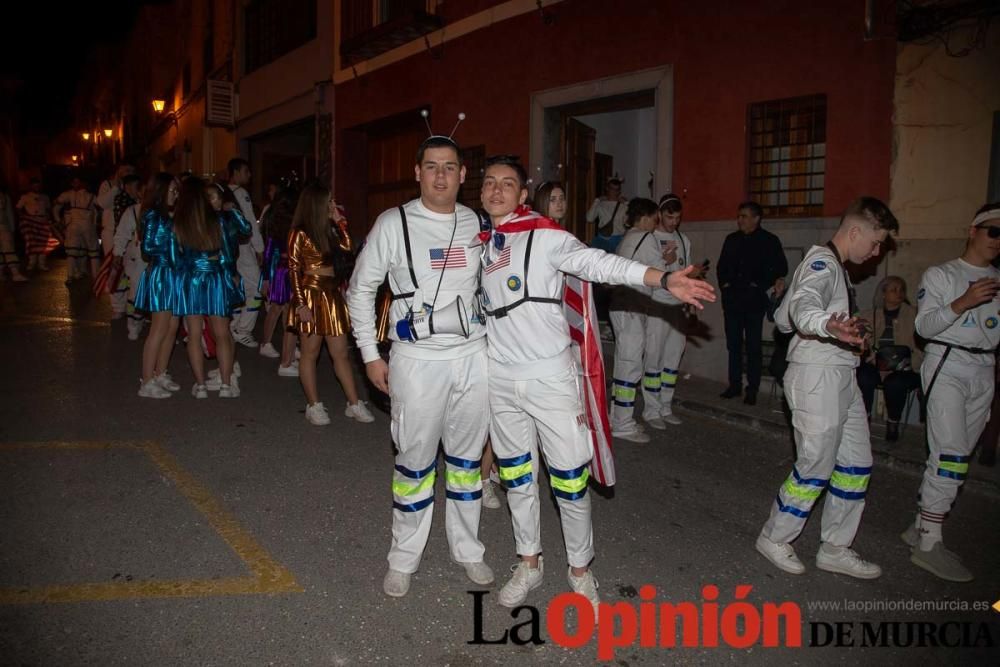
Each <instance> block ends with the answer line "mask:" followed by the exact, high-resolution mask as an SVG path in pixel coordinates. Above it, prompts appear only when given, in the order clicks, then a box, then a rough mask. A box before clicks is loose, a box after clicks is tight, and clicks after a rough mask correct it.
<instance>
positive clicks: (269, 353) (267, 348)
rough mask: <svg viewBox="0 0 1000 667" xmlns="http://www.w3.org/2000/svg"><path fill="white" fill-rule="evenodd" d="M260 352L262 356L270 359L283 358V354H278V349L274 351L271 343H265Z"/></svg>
mask: <svg viewBox="0 0 1000 667" xmlns="http://www.w3.org/2000/svg"><path fill="white" fill-rule="evenodd" d="M258 352H260V356H262V357H267V358H268V359H280V358H281V352H278V351H277V350H276V349H274V346H273V345H271V344H270V343H264V344H263V345H261V346H260V349H259V350H258Z"/></svg>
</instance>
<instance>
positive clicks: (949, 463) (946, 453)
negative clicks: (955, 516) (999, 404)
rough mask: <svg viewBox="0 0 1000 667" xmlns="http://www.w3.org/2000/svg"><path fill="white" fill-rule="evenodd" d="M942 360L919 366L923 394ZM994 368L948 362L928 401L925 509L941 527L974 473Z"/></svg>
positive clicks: (922, 502) (933, 359)
mask: <svg viewBox="0 0 1000 667" xmlns="http://www.w3.org/2000/svg"><path fill="white" fill-rule="evenodd" d="M938 361H940V357H938V356H936V355H935V356H930V357H927V358H926V359H925V360H924V363H923V364H921V367H920V379H921V380H922V383H923V387H924V390H925V391H926V390H927V383H928V382H930V380H931V376H933V375H934V370H935V369H936V368H937V365H938ZM993 390H994V368H993V366H973V365H971V364H961V363H956V362H954V361H946V362H945V365H944V367H943V368H942V369H941V372H940V373H938V377H937V380H936V381H935V382H934V386H933V387H932V388H931V393H930V396H929V397H928V399H927V448H928V450H929V451H930V455H929V456H928V457H927V468H926V469H925V470H924V479H923V482H922V483H921V485H920V511H921V514H922V515H924V516H928V518H931V519H932V520H936V521H937V522H938V523H941V522H942V521H943V520H944V517H945V515H946V514H947V513H948V511H949V510H951V506H952V504H953V503H954V502H955V497H956V496H957V495H958V489H959V487H961V486H962V484H963V483H964V482H965V477H966V475H967V474H968V472H969V460H970V458H971V457H972V450H973V449H975V447H976V442H977V441H978V440H979V436H980V435H982V433H983V429H984V428H986V422H987V420H988V419H989V417H990V404H991V403H992V402H993Z"/></svg>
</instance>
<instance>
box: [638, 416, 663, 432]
mask: <svg viewBox="0 0 1000 667" xmlns="http://www.w3.org/2000/svg"><path fill="white" fill-rule="evenodd" d="M643 421H645V422H646V423H647V424H648V425H649V426H650V427H651V428H655V429H656V430H657V431H665V430H667V425H666V423H665V422H664V421H663V420H662V419H660V418H659V417H651V418H649V419H646V418H645V417H643Z"/></svg>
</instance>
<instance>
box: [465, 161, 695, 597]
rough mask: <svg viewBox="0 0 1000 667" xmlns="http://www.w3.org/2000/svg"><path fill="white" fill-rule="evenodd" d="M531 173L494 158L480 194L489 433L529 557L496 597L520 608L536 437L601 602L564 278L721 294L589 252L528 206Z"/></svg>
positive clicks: (573, 582)
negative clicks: (488, 226)
mask: <svg viewBox="0 0 1000 667" xmlns="http://www.w3.org/2000/svg"><path fill="white" fill-rule="evenodd" d="M527 196H528V190H527V174H526V173H525V170H524V167H523V166H522V165H521V164H520V163H519V162H518V161H517V159H516V158H515V157H513V156H497V157H493V158H490V159H488V160H487V161H486V172H485V174H484V176H483V188H482V202H483V207H484V208H485V209H486V212H487V213H488V214H489V215H490V218H491V220H492V230H490V231H486V232H483V233H481V234H480V236H479V239H480V241H481V242H482V243H483V244H484V248H483V256H482V262H483V276H482V281H483V285H482V291H483V299H482V302H483V312H484V313H485V315H486V322H487V332H488V333H487V339H488V342H489V397H490V411H491V418H490V437H491V440H492V443H493V451H494V453H495V454H496V456H497V462H498V464H499V468H500V479H501V482H502V483H503V484H504V486H505V487H506V488H507V489H508V491H507V502H508V505H509V506H510V511H511V517H512V521H513V526H514V541H515V543H516V547H517V553H518V555H519V556H520V558H521V562H520V563H519V564H518V566H517V568H516V569H515V570H514V575H513V577H512V578H511V579H510V581H508V582H507V584H506V585H505V586H504V587H503V588H502V589H501V591H500V596H499V603H500V604H501V605H503V606H506V607H516V606H518V605H520V604H522V603H523V602H524V601H525V599H526V598H527V596H528V593H529V592H530V591H532V590H534V589H535V588H538V586H540V585H541V583H542V575H543V571H544V568H543V563H542V557H541V551H542V543H541V534H540V526H539V498H538V486H537V482H536V480H535V474H536V473H535V472H534V471H533V470H532V467H533V462H532V460H531V457H532V455H531V446H532V443H533V442H534V441H535V439H536V438H537V439H538V440H539V441H540V451H541V453H542V454H543V455H544V457H545V462H546V464H547V467H548V472H549V475H550V479H551V487H552V491H553V493H554V494H555V496H556V501H557V503H558V505H559V513H560V516H561V520H562V529H563V537H564V539H565V542H566V553H567V555H568V559H569V572H568V578H569V583H570V587H571V588H572V589H573V590H574V591H575V592H577V593H580V594H582V595H584V596H585V597H586V598H587V599H588V600H590V602H591V603H592V604H594V605H595V608H596V605H597V604H598V602H599V596H598V593H597V582H596V580H595V579H594V575H593V573H592V572H591V571H590V562H591V560H592V559H593V557H594V545H593V533H592V527H591V520H590V497H589V496H588V495H587V480H588V477H589V473H588V470H587V464H588V462H589V461H590V459H591V458H592V456H593V452H592V449H591V439H590V434H589V431H588V426H587V419H586V415H585V411H584V407H583V403H582V400H581V395H580V391H579V387H578V385H577V370H576V367H575V362H574V360H573V357H572V354H571V352H570V349H569V348H570V336H569V326H568V324H567V321H566V317H565V315H564V314H563V309H562V294H563V275H564V274H566V273H570V274H573V275H576V276H579V277H580V278H582V279H584V280H589V281H594V282H606V283H613V284H630V285H640V284H645V285H647V286H650V287H653V286H660V287H662V288H664V289H669V290H670V291H671V292H672V293H673V294H674V295H675V296H676V297H677V298H679V299H681V300H682V301H684V302H687V303H692V304H695V305H699V306H700V304H699V303H698V299H704V300H714V296H713V292H712V288H711V287H710V286H709V285H708V284H707V283H703V282H700V281H695V280H691V279H690V278H688V276H687V273H689V272H679V273H674V274H670V275H669V276H668V274H666V273H664V272H662V271H658V270H656V269H652V268H649V267H647V266H645V265H642V264H639V263H638V262H633V261H631V260H628V259H626V258H624V257H618V256H616V255H610V254H608V253H605V252H604V251H602V250H598V249H594V248H588V247H587V246H585V245H584V244H583V243H581V242H580V241H579V240H578V239H577V238H576V237H574V236H573V235H572V234H570V233H569V232H567V231H566V230H564V229H563V228H562V227H561V226H560V225H559V224H558V223H556V222H555V221H553V220H550V219H548V218H545V217H543V216H540V215H538V214H537V213H534V212H533V211H531V209H529V208H527V207H525V206H523V204H524V202H525V200H526V199H527Z"/></svg>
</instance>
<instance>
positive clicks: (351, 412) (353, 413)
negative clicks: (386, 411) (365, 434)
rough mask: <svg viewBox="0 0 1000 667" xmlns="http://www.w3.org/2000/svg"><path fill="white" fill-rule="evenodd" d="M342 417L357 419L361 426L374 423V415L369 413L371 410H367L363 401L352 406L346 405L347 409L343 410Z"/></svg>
mask: <svg viewBox="0 0 1000 667" xmlns="http://www.w3.org/2000/svg"><path fill="white" fill-rule="evenodd" d="M344 416H345V417H350V418H351V419H357V420H358V421H359V422H361V423H362V424H369V423H371V422H373V421H375V415H373V414H372V413H371V410H369V409H368V407H367V406H366V405H365V402H364V401H358V402H357V403H355V404H354V405H351V404H350V403H348V404H347V409H346V410H344Z"/></svg>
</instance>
